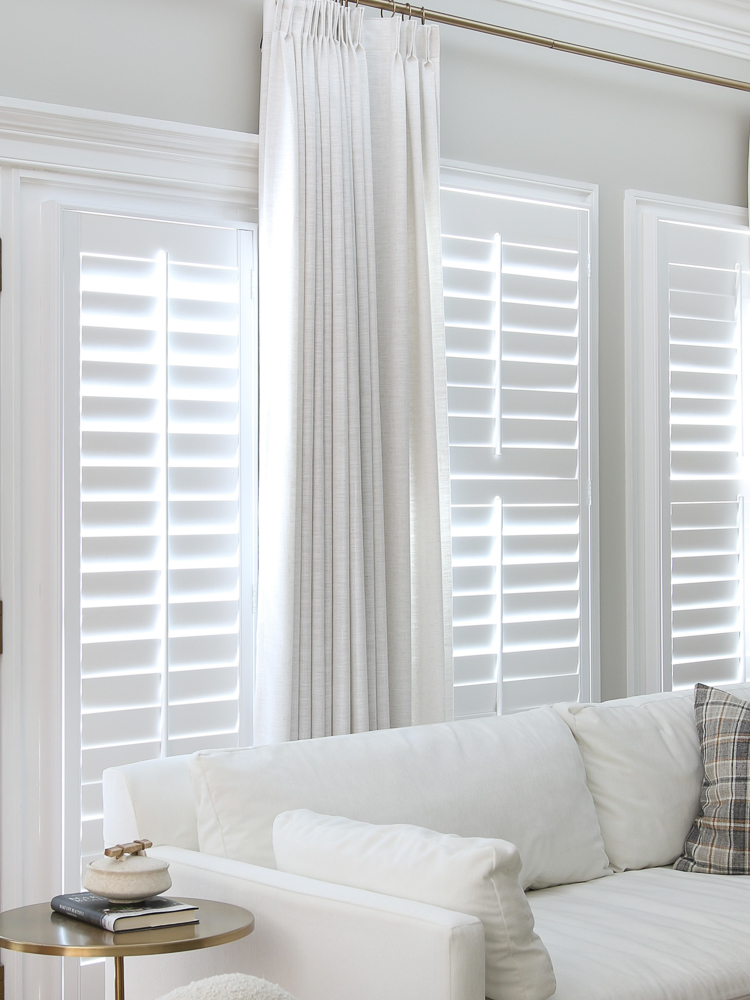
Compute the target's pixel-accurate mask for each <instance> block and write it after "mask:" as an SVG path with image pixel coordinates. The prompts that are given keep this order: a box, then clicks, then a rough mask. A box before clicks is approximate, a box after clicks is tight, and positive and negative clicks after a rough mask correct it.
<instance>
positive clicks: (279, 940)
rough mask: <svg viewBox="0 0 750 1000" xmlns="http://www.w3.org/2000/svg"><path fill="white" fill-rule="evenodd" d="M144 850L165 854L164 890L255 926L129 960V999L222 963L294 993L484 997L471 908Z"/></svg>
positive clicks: (304, 996) (150, 997)
mask: <svg viewBox="0 0 750 1000" xmlns="http://www.w3.org/2000/svg"><path fill="white" fill-rule="evenodd" d="M149 854H150V855H151V856H152V857H158V858H163V859H164V860H165V861H168V862H169V863H170V868H169V872H170V875H171V876H172V889H171V890H170V893H171V894H174V895H176V896H193V897H196V898H203V899H216V900H222V901H224V902H227V903H235V904H236V905H238V906H244V907H246V908H247V909H249V910H251V911H252V912H253V913H254V915H255V930H254V932H253V933H252V934H251V935H250V937H249V938H245V939H244V940H243V941H238V942H235V943H234V944H232V945H225V946H224V947H222V948H215V949H209V950H206V951H203V952H187V953H182V954H180V955H173V956H164V957H161V956H160V957H158V958H156V957H153V956H149V957H147V958H142V959H136V958H131V959H128V962H127V963H126V964H127V966H128V969H127V996H128V1000H154V998H156V997H159V996H161V995H162V994H163V993H166V992H168V991H169V990H171V989H174V988H175V987H176V986H178V985H181V984H182V983H187V982H190V981H191V980H192V979H197V978H201V977H202V976H204V975H216V974H218V973H220V972H246V973H249V974H251V975H256V976H261V977H263V978H265V979H268V980H269V981H271V982H275V983H279V984H280V985H281V986H283V987H284V988H285V989H287V990H289V992H290V993H291V994H292V995H293V996H294V997H296V998H297V1000H383V998H385V997H387V998H388V1000H483V998H484V929H483V927H482V924H481V922H480V921H479V920H477V919H476V917H471V916H467V915H466V914H462V913H454V912H452V911H450V910H444V909H441V908H440V907H437V906H430V905H427V904H426V903H416V902H413V901H411V900H406V899H397V898H395V897H393V896H385V895H382V894H381V893H376V892H367V891H364V890H361V889H352V888H350V887H348V886H340V885H334V884H332V883H328V882H319V881H317V880H315V879H310V878H303V877H302V876H299V875H289V874H287V873H285V872H279V871H276V870H275V869H270V868H260V867H257V866H256V865H249V864H245V863H243V862H239V861H229V860H227V859H226V858H216V857H212V856H210V855H207V854H200V853H199V852H197V851H188V850H184V849H182V848H178V847H159V848H153V849H151V850H150V851H149ZM191 958H192V961H190V959H191Z"/></svg>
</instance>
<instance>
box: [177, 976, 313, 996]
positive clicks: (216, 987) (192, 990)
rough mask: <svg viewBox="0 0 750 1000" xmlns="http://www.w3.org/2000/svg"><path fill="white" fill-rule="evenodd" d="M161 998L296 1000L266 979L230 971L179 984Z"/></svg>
mask: <svg viewBox="0 0 750 1000" xmlns="http://www.w3.org/2000/svg"><path fill="white" fill-rule="evenodd" d="M161 1000H294V997H293V996H292V995H291V993H287V991H286V990H282V988H281V987H280V986H276V985H275V984H274V983H269V982H266V980H265V979H257V978H256V977H255V976H244V975H240V974H239V973H230V974H229V975H227V976H211V978H210V979H199V980H197V982H194V983H190V985H189V986H178V987H177V989H176V990H172V991H171V993H167V995H166V996H164V997H162V998H161Z"/></svg>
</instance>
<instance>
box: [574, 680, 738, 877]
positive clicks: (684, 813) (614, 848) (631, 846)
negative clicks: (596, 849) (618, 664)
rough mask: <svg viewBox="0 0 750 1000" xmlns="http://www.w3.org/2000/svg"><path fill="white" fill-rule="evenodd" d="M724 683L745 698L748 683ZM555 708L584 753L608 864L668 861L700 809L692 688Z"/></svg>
mask: <svg viewBox="0 0 750 1000" xmlns="http://www.w3.org/2000/svg"><path fill="white" fill-rule="evenodd" d="M726 689H727V690H728V691H733V692H734V693H735V694H737V695H738V696H739V697H743V696H746V695H747V692H748V691H750V684H739V685H727V686H726ZM555 708H556V709H557V711H558V712H559V714H560V716H561V718H562V719H563V720H564V721H565V722H566V723H567V724H568V725H569V726H570V729H571V731H572V733H573V735H574V736H575V738H576V740H577V742H578V746H579V749H580V751H581V754H582V756H583V762H584V764H585V766H586V780H587V782H588V786H589V788H590V789H591V794H592V795H593V797H594V804H595V805H596V812H597V815H598V817H599V824H600V826H601V831H602V837H603V839H604V848H605V850H606V852H607V855H608V857H609V861H610V864H611V866H612V868H613V869H614V870H615V871H618V872H619V871H624V870H625V869H639V868H647V867H653V866H657V865H668V864H671V863H672V862H673V861H674V860H675V859H676V858H677V857H679V855H680V854H681V853H682V848H683V845H684V843H685V838H686V837H687V835H688V833H689V831H690V828H691V826H692V824H693V820H694V819H695V817H696V816H697V815H698V814H699V813H700V793H701V782H702V780H703V760H702V758H701V750H700V744H699V742H698V734H697V732H696V728H695V717H694V713H693V691H692V689H691V690H689V691H679V692H674V693H672V692H670V693H668V694H657V695H645V696H642V697H639V698H624V699H622V700H618V701H609V702H603V703H602V704H601V705H556V706H555Z"/></svg>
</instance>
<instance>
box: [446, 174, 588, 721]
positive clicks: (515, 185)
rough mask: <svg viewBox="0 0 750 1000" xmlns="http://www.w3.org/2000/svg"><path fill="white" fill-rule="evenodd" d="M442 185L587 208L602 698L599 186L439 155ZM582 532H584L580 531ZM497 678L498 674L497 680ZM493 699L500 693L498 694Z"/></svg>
mask: <svg viewBox="0 0 750 1000" xmlns="http://www.w3.org/2000/svg"><path fill="white" fill-rule="evenodd" d="M440 179H441V185H442V184H448V185H450V184H451V183H456V184H457V185H458V186H460V187H463V188H465V189H467V190H472V189H473V190H476V191H478V192H487V193H491V194H497V193H502V195H503V196H504V197H509V198H518V199H519V200H532V201H539V202H550V203H552V204H553V205H560V206H573V207H578V208H585V209H586V210H587V211H588V213H589V232H588V247H589V261H588V265H589V273H588V277H589V282H588V288H589V302H588V317H589V322H588V336H587V338H585V341H584V342H583V343H582V346H583V347H584V348H585V350H586V352H587V360H588V366H587V367H588V387H587V393H586V397H587V404H588V413H587V426H588V441H587V442H586V446H585V447H581V449H580V462H581V469H580V483H581V491H582V494H583V492H584V490H585V488H586V483H587V481H588V483H589V491H590V492H589V504H588V506H586V504H585V498H584V496H583V495H582V497H581V511H582V512H583V511H584V510H587V511H588V525H587V533H588V559H587V561H586V568H587V570H588V572H587V577H588V579H587V587H586V588H585V590H584V588H583V587H582V590H581V597H582V598H583V596H584V593H586V592H587V596H588V614H587V615H586V614H582V615H581V627H582V629H583V628H584V627H585V623H586V619H588V621H587V625H588V627H587V635H586V645H587V646H588V657H587V659H588V669H586V663H585V658H584V655H583V649H582V655H581V663H580V670H581V677H580V693H579V698H580V700H581V701H584V702H585V701H593V702H598V701H600V699H601V661H600V588H599V376H598V372H599V353H598V352H599V348H598V344H599V188H598V185H596V184H589V183H586V182H583V181H581V182H579V181H569V180H566V179H562V178H556V177H547V176H544V175H542V174H533V173H528V172H525V171H517V170H505V169H502V168H499V167H491V166H485V165H480V164H475V163H466V162H463V161H461V160H452V159H445V158H443V159H441V178H440ZM582 534H583V531H582ZM499 682H500V679H498V683H499ZM498 704H499V705H500V704H501V698H500V697H499V696H498Z"/></svg>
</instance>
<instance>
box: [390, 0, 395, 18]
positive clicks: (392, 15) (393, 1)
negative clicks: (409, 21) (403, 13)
mask: <svg viewBox="0 0 750 1000" xmlns="http://www.w3.org/2000/svg"><path fill="white" fill-rule="evenodd" d="M391 2H392V3H393V12H392V14H391V17H395V16H396V0H391Z"/></svg>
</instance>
